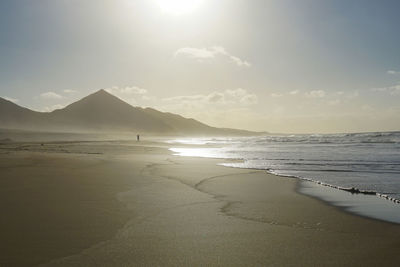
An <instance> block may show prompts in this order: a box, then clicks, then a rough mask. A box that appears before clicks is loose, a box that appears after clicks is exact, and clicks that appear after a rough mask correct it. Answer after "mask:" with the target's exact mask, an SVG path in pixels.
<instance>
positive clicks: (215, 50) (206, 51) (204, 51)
mask: <svg viewBox="0 0 400 267" xmlns="http://www.w3.org/2000/svg"><path fill="white" fill-rule="evenodd" d="M179 55H183V56H187V57H189V58H194V59H197V60H207V59H213V58H216V57H217V56H224V57H227V58H229V59H230V61H231V62H232V63H234V64H236V65H237V66H239V67H251V63H250V62H248V61H246V60H243V59H241V58H239V57H237V56H234V55H231V54H230V53H228V52H227V51H226V50H225V48H224V47H222V46H213V47H210V48H195V47H182V48H179V49H178V50H177V51H176V52H175V56H179Z"/></svg>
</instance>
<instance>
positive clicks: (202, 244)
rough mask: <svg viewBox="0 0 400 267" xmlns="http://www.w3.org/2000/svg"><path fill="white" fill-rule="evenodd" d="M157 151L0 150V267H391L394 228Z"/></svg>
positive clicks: (398, 230)
mask: <svg viewBox="0 0 400 267" xmlns="http://www.w3.org/2000/svg"><path fill="white" fill-rule="evenodd" d="M138 144H140V145H138ZM155 146H157V144H155V143H146V142H140V143H136V142H132V143H129V142H64V143H45V144H43V145H41V144H40V143H23V144H17V143H7V144H3V145H0V196H1V204H0V212H1V214H2V216H1V221H0V236H1V245H0V246H1V247H0V249H1V254H0V266H24V265H25V266H31V265H43V266H377V265H382V266H383V265H386V266H398V265H399V262H400V253H399V249H400V226H399V225H396V224H390V223H385V222H381V221H376V220H371V219H366V218H362V217H359V216H355V215H351V214H349V213H345V212H343V211H341V210H339V209H337V208H335V207H333V206H329V205H327V204H325V203H323V202H321V201H318V200H316V199H313V198H310V197H307V196H304V195H300V194H298V193H296V192H295V189H296V186H297V181H296V179H291V178H284V177H278V176H274V175H271V174H267V173H266V172H265V171H257V170H246V169H234V168H227V167H223V166H217V165H216V164H217V163H219V162H221V160H216V159H201V158H184V157H177V156H173V155H171V154H170V152H169V151H168V150H166V149H165V148H162V147H158V148H156V147H155Z"/></svg>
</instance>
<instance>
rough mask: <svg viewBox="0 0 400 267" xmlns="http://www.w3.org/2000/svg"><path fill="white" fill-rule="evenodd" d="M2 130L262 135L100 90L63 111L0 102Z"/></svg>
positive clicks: (0, 99) (0, 125) (1, 100)
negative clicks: (143, 105)
mask: <svg viewBox="0 0 400 267" xmlns="http://www.w3.org/2000/svg"><path fill="white" fill-rule="evenodd" d="M0 128H10V129H24V130H40V131H62V132H82V131H83V132H107V133H110V132H131V131H132V132H135V133H136V132H138V133H147V134H157V135H259V134H261V133H257V132H251V131H245V130H237V129H226V128H216V127H211V126H208V125H206V124H204V123H201V122H199V121H197V120H194V119H188V118H185V117H182V116H180V115H177V114H173V113H165V112H160V111H158V110H155V109H152V108H140V107H133V106H131V105H129V104H128V103H126V102H124V101H122V100H121V99H119V98H117V97H115V96H114V95H112V94H110V93H108V92H106V91H105V90H103V89H102V90H99V91H97V92H95V93H93V94H91V95H88V96H86V97H84V98H82V99H81V100H79V101H77V102H74V103H72V104H70V105H68V106H66V107H65V108H63V109H58V110H54V111H52V112H36V111H32V110H30V109H27V108H23V107H20V106H18V105H16V104H14V103H13V102H10V101H8V100H6V99H3V98H0Z"/></svg>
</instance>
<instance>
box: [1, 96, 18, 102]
mask: <svg viewBox="0 0 400 267" xmlns="http://www.w3.org/2000/svg"><path fill="white" fill-rule="evenodd" d="M2 98H4V99H5V100H8V101H11V102H13V103H17V102H19V99H16V98H12V97H8V96H2Z"/></svg>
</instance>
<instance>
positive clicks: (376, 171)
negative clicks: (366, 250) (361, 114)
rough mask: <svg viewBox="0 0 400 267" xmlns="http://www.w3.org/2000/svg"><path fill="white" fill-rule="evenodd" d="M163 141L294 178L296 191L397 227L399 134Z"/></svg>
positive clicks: (188, 152) (187, 152) (182, 150)
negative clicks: (295, 179) (296, 179)
mask: <svg viewBox="0 0 400 267" xmlns="http://www.w3.org/2000/svg"><path fill="white" fill-rule="evenodd" d="M167 142H168V143H170V145H171V146H173V145H174V144H175V145H176V147H171V148H170V150H171V151H173V152H174V153H175V154H176V155H180V156H196V157H210V158H220V159H238V160H241V161H238V162H236V161H235V162H232V161H227V162H223V163H221V165H224V166H228V167H237V168H250V169H263V170H266V171H268V172H270V173H274V174H278V175H281V176H288V177H293V178H298V179H300V180H301V183H300V188H299V189H298V191H299V192H300V193H303V194H306V195H310V196H313V197H317V198H320V199H322V200H324V201H328V202H330V203H332V204H334V205H336V206H339V207H341V208H344V209H345V210H348V211H350V212H355V213H357V214H359V215H363V216H367V217H372V218H375V219H381V220H386V221H391V222H396V223H400V132H374V133H350V134H298V135H268V136H261V137H238V138H184V139H174V140H169V141H167ZM182 145H184V146H182ZM346 191H347V192H346Z"/></svg>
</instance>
